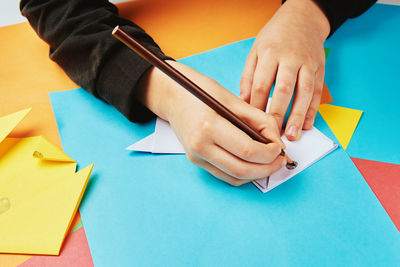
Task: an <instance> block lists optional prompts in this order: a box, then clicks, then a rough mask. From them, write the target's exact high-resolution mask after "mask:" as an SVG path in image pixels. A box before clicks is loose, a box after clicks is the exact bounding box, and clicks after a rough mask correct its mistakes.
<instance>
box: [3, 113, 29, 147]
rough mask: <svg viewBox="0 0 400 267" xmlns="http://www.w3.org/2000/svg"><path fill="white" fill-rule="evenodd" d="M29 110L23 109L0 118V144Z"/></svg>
mask: <svg viewBox="0 0 400 267" xmlns="http://www.w3.org/2000/svg"><path fill="white" fill-rule="evenodd" d="M30 110H31V108H28V109H24V110H21V111H18V112H15V113H12V114H9V115H6V116H4V117H1V118H0V126H1V127H0V143H1V142H2V141H3V140H4V138H6V137H7V136H8V135H9V134H10V132H11V131H12V130H13V129H14V128H15V126H17V124H18V123H19V122H20V121H21V120H22V119H23V118H24V117H25V116H26V114H28V112H29V111H30Z"/></svg>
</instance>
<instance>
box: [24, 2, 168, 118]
mask: <svg viewBox="0 0 400 267" xmlns="http://www.w3.org/2000/svg"><path fill="white" fill-rule="evenodd" d="M21 12H22V14H23V15H24V16H26V17H27V18H28V20H29V23H30V24H31V25H32V27H33V28H34V30H35V31H36V32H37V33H38V35H39V36H40V37H41V38H42V39H43V40H44V41H46V42H47V43H48V44H49V46H50V58H51V59H52V60H54V61H55V62H56V63H57V64H59V65H60V66H61V67H62V68H63V70H64V71H65V72H66V73H67V74H68V76H69V77H70V78H71V79H72V80H73V81H75V82H76V83H77V84H79V85H80V86H82V87H83V88H84V89H86V90H88V91H90V92H91V93H92V94H94V95H96V96H98V97H101V98H102V99H104V100H106V101H107V102H109V103H110V104H112V105H114V106H115V107H116V108H117V109H118V110H119V111H121V113H123V114H124V115H125V116H126V117H128V119H130V120H138V121H139V120H145V119H148V118H149V117H151V116H152V113H151V112H150V111H148V110H147V109H145V108H144V106H142V105H141V104H140V103H139V102H138V101H137V100H136V99H135V97H134V95H135V88H136V85H137V83H138V81H139V80H140V78H141V76H142V75H143V73H145V72H146V71H147V70H148V69H149V68H150V67H151V65H150V64H149V63H147V62H146V61H144V60H143V59H142V58H141V57H140V56H138V55H137V54H136V53H133V52H132V51H131V50H130V49H129V48H127V47H126V46H125V45H123V44H122V43H121V42H119V41H118V40H116V39H115V38H114V37H112V35H111V31H112V29H113V28H114V27H115V26H116V25H121V26H122V27H123V28H124V29H125V30H126V31H128V32H129V33H130V34H132V35H133V36H135V37H136V38H137V39H138V40H140V41H141V42H142V43H143V44H145V45H146V46H147V47H149V48H150V49H152V50H153V51H154V52H156V53H157V54H159V55H160V56H162V57H163V58H168V57H166V56H165V55H164V54H163V53H162V52H161V50H160V48H159V47H158V46H157V44H156V43H155V42H154V41H153V39H152V38H151V37H150V36H149V35H147V34H146V33H145V31H144V30H143V29H141V28H140V27H139V26H137V25H135V24H134V23H132V22H131V21H128V20H125V19H123V18H121V17H119V16H118V9H117V8H116V7H115V6H114V5H113V4H111V3H109V2H108V1H105V0H68V1H64V0H48V1H40V0H22V1H21Z"/></svg>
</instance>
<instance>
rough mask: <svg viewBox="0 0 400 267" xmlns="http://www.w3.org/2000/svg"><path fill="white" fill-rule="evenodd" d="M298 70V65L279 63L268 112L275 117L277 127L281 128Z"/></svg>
mask: <svg viewBox="0 0 400 267" xmlns="http://www.w3.org/2000/svg"><path fill="white" fill-rule="evenodd" d="M298 70H299V67H298V66H296V65H288V64H286V63H282V64H280V65H279V68H278V73H277V75H276V82H275V90H274V93H273V95H272V100H271V108H270V110H269V114H271V115H272V116H274V117H275V119H276V121H277V123H278V127H279V129H281V128H282V124H283V119H284V117H285V113H286V110H287V108H288V106H289V104H290V100H291V99H292V96H293V91H294V86H295V84H296V79H297V72H298Z"/></svg>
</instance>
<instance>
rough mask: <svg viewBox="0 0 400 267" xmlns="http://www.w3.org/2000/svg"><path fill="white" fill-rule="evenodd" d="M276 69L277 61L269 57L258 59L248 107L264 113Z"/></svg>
mask: <svg viewBox="0 0 400 267" xmlns="http://www.w3.org/2000/svg"><path fill="white" fill-rule="evenodd" d="M277 67H278V61H277V60H275V59H274V58H272V57H269V56H264V57H262V58H259V60H258V62H257V67H256V70H255V72H254V77H253V84H252V88H251V96H250V105H252V106H254V107H256V108H258V109H261V110H262V111H265V109H266V107H267V102H268V97H269V93H270V91H271V87H272V84H273V83H274V80H275V75H276V69H277Z"/></svg>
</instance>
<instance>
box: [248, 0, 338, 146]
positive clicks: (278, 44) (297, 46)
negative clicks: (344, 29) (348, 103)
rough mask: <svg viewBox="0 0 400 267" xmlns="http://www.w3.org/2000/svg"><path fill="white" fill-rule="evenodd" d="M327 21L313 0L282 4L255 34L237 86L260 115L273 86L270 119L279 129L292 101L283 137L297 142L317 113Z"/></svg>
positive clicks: (298, 0) (328, 26) (328, 27)
mask: <svg viewBox="0 0 400 267" xmlns="http://www.w3.org/2000/svg"><path fill="white" fill-rule="evenodd" d="M329 32H330V25H329V21H328V19H327V18H326V16H325V14H324V13H323V12H322V10H321V9H320V8H319V7H318V6H317V4H316V3H315V2H313V1H312V0H287V1H286V2H285V3H284V4H283V5H282V6H281V8H280V9H279V10H278V11H277V12H276V13H275V14H274V16H273V17H272V18H271V20H270V21H269V22H268V23H267V24H266V25H265V26H264V28H263V29H262V30H261V31H260V33H259V34H258V36H257V38H256V40H255V42H254V45H253V47H252V49H251V51H250V53H249V55H248V58H247V61H246V65H245V67H244V70H243V75H242V79H241V81H240V96H241V98H243V99H244V100H245V101H246V102H248V103H250V104H251V105H253V106H255V107H257V108H259V109H261V110H265V108H266V106H267V101H268V97H269V94H270V90H271V87H272V84H273V83H274V81H275V90H274V93H273V95H272V101H271V107H270V111H269V113H270V114H271V115H273V116H274V117H275V119H276V120H277V122H278V125H279V127H280V129H281V128H282V124H283V120H284V117H285V114H286V111H287V109H288V106H289V104H290V101H291V98H292V96H293V93H294V89H295V87H296V88H297V89H296V92H295V95H294V99H293V105H292V110H291V112H290V116H289V119H288V122H287V124H286V129H285V135H286V137H287V138H288V139H289V140H292V141H293V140H297V139H298V138H299V137H300V133H301V129H306V130H307V129H310V128H311V127H312V125H313V123H314V119H315V115H316V113H317V110H318V107H319V104H320V99H321V94H322V88H323V82H324V74H325V52H324V47H323V43H324V41H325V39H326V38H327V37H328V35H329Z"/></svg>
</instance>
